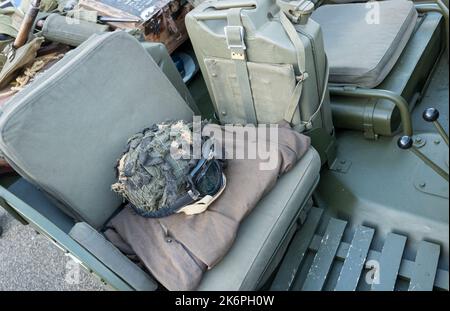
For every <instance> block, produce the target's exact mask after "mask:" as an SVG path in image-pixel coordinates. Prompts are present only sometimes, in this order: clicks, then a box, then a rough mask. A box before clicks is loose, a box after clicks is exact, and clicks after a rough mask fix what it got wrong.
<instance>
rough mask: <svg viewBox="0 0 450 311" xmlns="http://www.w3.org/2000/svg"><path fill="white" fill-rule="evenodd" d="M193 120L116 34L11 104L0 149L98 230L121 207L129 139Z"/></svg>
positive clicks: (92, 42)
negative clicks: (118, 167) (121, 173)
mask: <svg viewBox="0 0 450 311" xmlns="http://www.w3.org/2000/svg"><path fill="white" fill-rule="evenodd" d="M124 55H127V58H126V60H125V59H124V58H123V57H124ZM192 115H193V112H192V110H191V109H190V108H189V107H188V105H187V104H186V103H185V102H184V100H183V98H181V96H180V94H179V93H178V92H177V90H176V89H175V88H174V87H173V85H172V84H171V82H170V81H169V80H168V79H167V78H166V76H165V75H164V74H163V72H162V71H161V69H160V68H159V67H158V65H157V64H156V63H155V62H154V61H153V59H152V58H151V57H150V55H149V54H148V53H147V51H146V50H145V49H144V48H143V47H142V46H141V44H140V43H139V42H138V41H137V40H136V39H135V38H133V37H132V36H130V35H128V34H127V33H125V32H122V31H117V32H113V33H108V34H105V35H96V36H94V37H91V39H89V40H88V41H86V42H84V43H83V44H82V45H80V46H79V47H78V48H77V49H75V50H73V51H71V52H69V53H67V54H66V56H65V57H64V58H63V59H62V60H61V61H59V62H58V63H57V64H55V65H54V66H53V67H51V68H50V69H49V70H47V71H46V72H44V73H43V74H42V75H40V76H39V77H37V78H36V80H35V81H33V83H32V84H30V85H29V86H28V87H27V88H26V89H24V90H23V91H21V92H19V93H18V94H17V95H16V96H14V97H13V98H12V100H10V101H9V102H8V103H7V104H6V106H5V107H4V111H3V115H2V116H1V117H0V149H1V150H2V151H3V153H4V154H5V157H6V158H7V159H8V161H9V162H10V163H11V164H12V165H13V166H14V168H15V169H16V171H17V172H19V173H20V174H21V175H22V176H23V177H25V178H26V179H28V180H29V181H31V182H32V183H33V184H35V185H37V186H38V187H39V188H40V189H42V190H43V191H44V192H46V193H48V194H49V195H50V196H51V197H52V198H54V199H55V200H56V201H57V202H58V203H59V205H60V206H61V207H62V208H64V209H65V210H66V211H68V212H69V213H70V214H71V215H73V216H74V217H76V218H77V219H80V220H84V221H85V222H87V223H88V224H90V225H91V226H93V227H94V228H99V227H101V226H102V225H103V223H104V222H105V221H106V220H107V219H108V217H109V216H110V215H111V214H112V213H113V211H114V210H116V209H117V208H118V207H119V205H120V204H121V202H122V200H121V198H120V197H119V196H117V195H116V194H114V193H113V192H112V191H111V184H112V183H114V181H115V171H114V164H115V162H116V161H117V157H118V155H120V154H121V152H122V150H123V146H124V143H125V142H126V141H127V139H128V138H129V137H130V136H131V135H133V134H135V133H136V132H138V131H140V130H142V129H143V128H145V127H146V126H148V124H151V123H156V122H161V121H163V120H168V119H174V118H175V119H184V120H190V119H191V118H192ZM68 177H70V178H68Z"/></svg>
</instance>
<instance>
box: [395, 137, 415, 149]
mask: <svg viewBox="0 0 450 311" xmlns="http://www.w3.org/2000/svg"><path fill="white" fill-rule="evenodd" d="M413 143H414V141H413V139H412V137H411V136H402V137H400V138H399V139H398V141H397V146H398V147H399V148H400V149H409V148H411V147H412V146H413Z"/></svg>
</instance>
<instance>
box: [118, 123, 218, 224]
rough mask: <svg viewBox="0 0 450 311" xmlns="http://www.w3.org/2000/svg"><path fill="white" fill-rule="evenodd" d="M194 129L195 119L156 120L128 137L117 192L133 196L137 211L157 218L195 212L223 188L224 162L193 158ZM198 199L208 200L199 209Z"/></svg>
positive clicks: (131, 198) (203, 201) (211, 157)
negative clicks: (158, 122)
mask: <svg viewBox="0 0 450 311" xmlns="http://www.w3.org/2000/svg"><path fill="white" fill-rule="evenodd" d="M204 125H205V122H203V123H202V124H201V126H202V127H203V126H204ZM192 128H193V124H192V123H187V122H185V121H182V120H180V121H168V122H164V123H160V124H154V125H152V126H151V127H149V128H146V129H144V130H143V131H142V132H140V133H137V134H135V135H133V136H132V137H131V138H130V139H129V140H128V143H127V147H126V150H125V152H124V154H123V155H122V157H121V158H120V159H119V161H118V163H117V165H116V169H117V173H118V181H117V182H116V183H115V184H113V185H112V190H113V191H115V192H117V193H119V194H121V195H122V196H123V197H124V198H125V199H126V200H128V201H129V203H130V206H131V207H132V208H133V209H134V210H135V211H136V212H137V214H139V215H141V216H144V217H152V218H155V217H164V216H168V215H170V214H173V213H175V212H180V211H183V212H185V213H186V214H195V213H198V212H201V211H203V210H205V209H206V208H207V206H208V205H209V203H211V202H212V201H213V200H214V199H215V198H216V197H217V196H218V195H220V193H221V192H222V191H223V188H224V187H225V175H224V174H223V172H222V163H221V161H218V160H217V159H215V158H214V157H213V156H209V157H208V156H206V157H203V156H202V158H201V159H193V157H192V156H191V155H192V147H193V133H192ZM205 142H206V139H205V138H202V145H203V146H206V145H207V147H208V148H211V144H206V143H205ZM186 146H187V148H186ZM206 198H207V200H206V201H205V199H206ZM196 202H200V203H205V202H207V203H208V204H206V205H205V204H203V205H202V208H200V209H199V208H198V205H196ZM192 207H194V208H192Z"/></svg>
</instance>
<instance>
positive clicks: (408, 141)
mask: <svg viewBox="0 0 450 311" xmlns="http://www.w3.org/2000/svg"><path fill="white" fill-rule="evenodd" d="M397 145H398V147H399V148H400V149H404V150H408V149H411V151H412V152H413V153H414V154H415V155H416V156H417V157H418V158H419V159H421V160H422V161H423V162H424V163H425V164H426V165H428V166H429V167H430V168H432V169H433V170H434V171H435V172H436V173H438V174H439V175H440V176H441V177H442V178H444V179H445V180H446V181H448V173H447V172H446V171H445V170H443V169H442V168H441V167H440V166H439V165H437V164H436V163H434V162H433V161H432V160H431V159H430V158H428V157H427V156H426V155H425V154H423V153H422V152H421V151H420V150H419V149H418V148H416V147H415V146H414V143H413V139H412V137H411V136H402V137H400V138H399V139H398V141H397Z"/></svg>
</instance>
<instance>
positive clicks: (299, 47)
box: [280, 10, 308, 132]
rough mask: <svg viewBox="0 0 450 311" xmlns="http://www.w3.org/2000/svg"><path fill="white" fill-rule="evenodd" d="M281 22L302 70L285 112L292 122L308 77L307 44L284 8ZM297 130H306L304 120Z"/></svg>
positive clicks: (281, 13)
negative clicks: (304, 82)
mask: <svg viewBox="0 0 450 311" xmlns="http://www.w3.org/2000/svg"><path fill="white" fill-rule="evenodd" d="M280 23H281V25H282V26H283V28H284V31H285V32H286V34H287V35H288V37H289V39H290V40H291V42H292V44H293V45H294V47H295V52H296V54H297V65H298V70H299V71H300V75H299V76H298V77H297V84H296V85H295V88H294V91H293V92H292V95H291V97H290V100H289V103H288V106H287V108H286V111H285V113H284V119H285V120H286V121H288V122H289V123H291V122H292V118H293V117H294V113H295V111H296V109H297V106H298V104H299V102H300V97H301V95H302V88H303V81H305V79H306V78H307V77H308V74H307V73H306V68H305V46H304V45H303V41H302V40H301V39H300V37H299V36H298V33H297V30H296V29H295V27H294V25H293V24H292V22H291V21H290V20H289V18H288V17H287V16H286V14H285V13H284V12H283V11H282V10H280ZM297 130H299V131H301V132H302V131H303V130H304V123H303V121H301V124H300V125H299V126H298V127H297Z"/></svg>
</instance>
